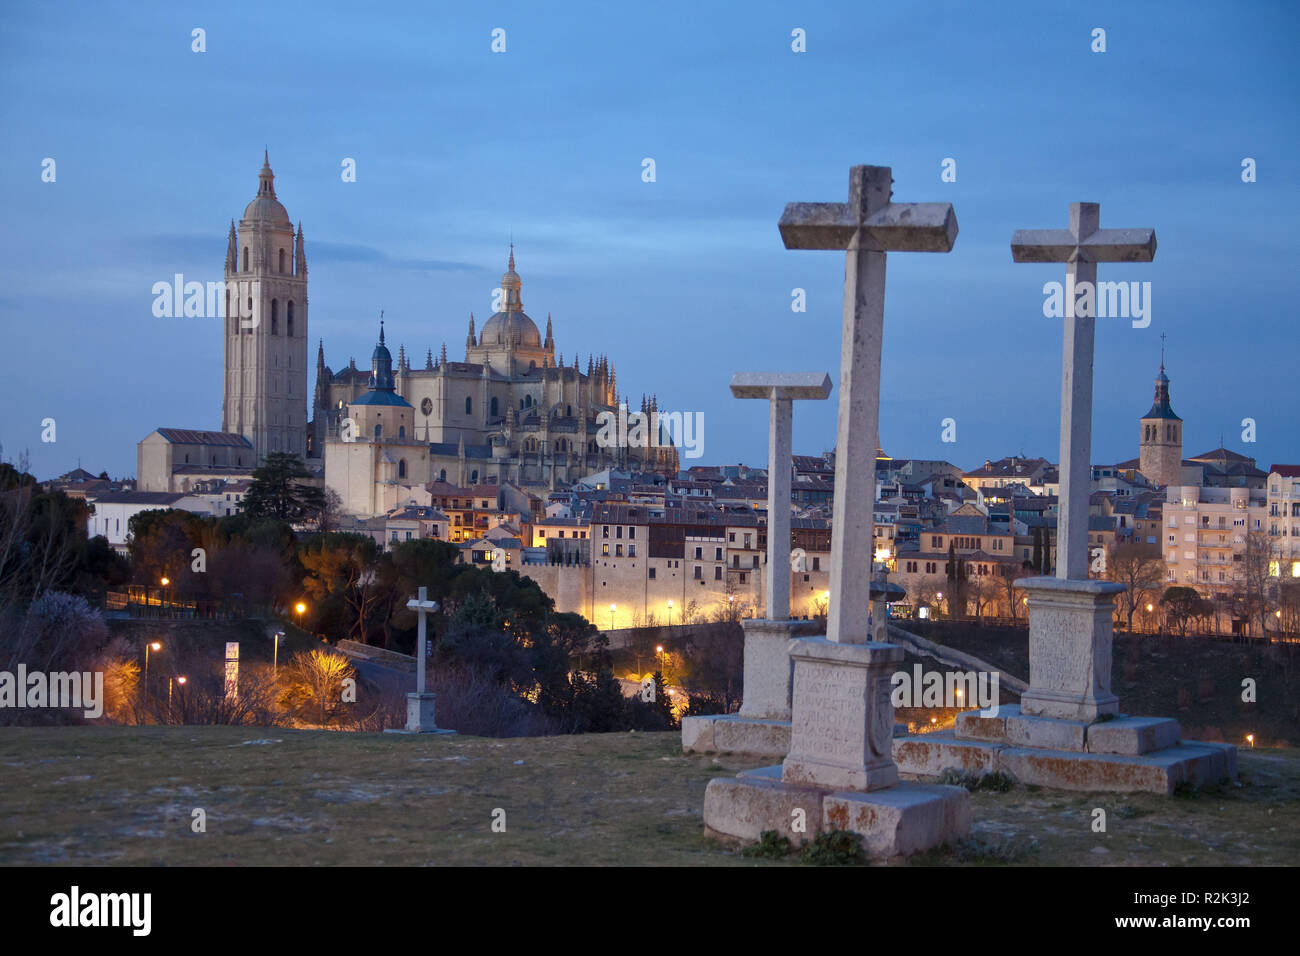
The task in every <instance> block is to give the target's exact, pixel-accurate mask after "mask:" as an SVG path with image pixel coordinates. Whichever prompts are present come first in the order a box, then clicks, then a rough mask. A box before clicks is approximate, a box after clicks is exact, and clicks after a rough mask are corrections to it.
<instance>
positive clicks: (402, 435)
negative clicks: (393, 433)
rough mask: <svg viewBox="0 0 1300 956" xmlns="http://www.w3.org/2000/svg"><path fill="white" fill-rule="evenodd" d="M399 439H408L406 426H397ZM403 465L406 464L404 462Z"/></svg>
mask: <svg viewBox="0 0 1300 956" xmlns="http://www.w3.org/2000/svg"><path fill="white" fill-rule="evenodd" d="M397 437H398V438H405V437H406V426H405V425H398V426H397ZM403 464H405V462H403Z"/></svg>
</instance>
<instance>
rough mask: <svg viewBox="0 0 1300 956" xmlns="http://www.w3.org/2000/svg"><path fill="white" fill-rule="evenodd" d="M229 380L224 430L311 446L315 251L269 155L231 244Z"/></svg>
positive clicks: (260, 451) (259, 442) (266, 441)
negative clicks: (310, 285) (310, 310)
mask: <svg viewBox="0 0 1300 956" xmlns="http://www.w3.org/2000/svg"><path fill="white" fill-rule="evenodd" d="M225 343H226V348H225V387H224V397H223V401H222V406H221V430H222V431H226V432H236V433H238V434H240V435H243V436H244V437H245V438H247V439H248V440H249V441H250V442H252V443H253V450H254V458H255V459H256V461H257V463H258V464H260V463H261V461H262V459H263V458H264V457H265V456H266V455H267V453H269V452H289V453H292V454H295V455H298V456H300V457H302V456H305V455H306V453H307V401H308V399H309V398H310V396H309V395H308V394H307V255H306V253H305V251H304V249H303V238H302V224H301V223H299V225H298V231H297V234H296V235H295V234H294V228H293V223H291V222H290V221H289V214H288V212H286V211H285V208H284V206H283V205H281V204H280V201H279V200H278V199H276V198H275V174H274V173H273V172H271V161H270V157H269V156H264V162H263V164H262V169H261V172H259V173H258V176H257V195H256V196H255V197H254V198H253V201H252V202H250V203H249V204H248V206H247V207H246V208H245V209H244V215H243V218H241V219H240V220H239V228H238V230H236V228H235V224H234V222H233V221H232V222H231V224H230V234H229V239H228V243H227V248H226V316H225Z"/></svg>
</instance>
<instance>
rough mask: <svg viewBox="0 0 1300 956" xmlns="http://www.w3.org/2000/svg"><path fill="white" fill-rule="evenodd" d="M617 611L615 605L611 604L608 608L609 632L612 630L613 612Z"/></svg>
mask: <svg viewBox="0 0 1300 956" xmlns="http://www.w3.org/2000/svg"><path fill="white" fill-rule="evenodd" d="M617 610H618V605H617V604H611V605H610V606H609V629H610V630H611V631H612V630H614V612H615V611H617Z"/></svg>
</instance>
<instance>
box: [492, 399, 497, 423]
mask: <svg viewBox="0 0 1300 956" xmlns="http://www.w3.org/2000/svg"><path fill="white" fill-rule="evenodd" d="M496 415H497V399H496V396H495V395H493V396H492V417H493V418H495V417H496Z"/></svg>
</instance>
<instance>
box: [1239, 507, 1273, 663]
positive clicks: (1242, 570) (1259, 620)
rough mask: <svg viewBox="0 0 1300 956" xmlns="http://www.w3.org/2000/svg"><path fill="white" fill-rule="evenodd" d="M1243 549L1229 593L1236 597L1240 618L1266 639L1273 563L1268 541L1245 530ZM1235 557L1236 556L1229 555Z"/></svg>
mask: <svg viewBox="0 0 1300 956" xmlns="http://www.w3.org/2000/svg"><path fill="white" fill-rule="evenodd" d="M1244 543H1245V548H1243V549H1242V551H1241V552H1240V559H1239V560H1238V561H1236V562H1235V563H1236V564H1237V574H1236V586H1235V587H1234V589H1233V591H1234V594H1235V596H1236V597H1237V599H1238V601H1239V604H1240V607H1241V612H1242V616H1243V617H1244V618H1246V620H1248V621H1250V622H1251V624H1252V631H1253V630H1254V627H1253V625H1255V624H1258V625H1259V631H1258V635H1259V636H1260V637H1264V638H1266V637H1267V636H1268V631H1267V626H1266V625H1267V620H1268V615H1269V612H1270V611H1271V610H1272V602H1271V601H1270V600H1269V590H1270V584H1271V581H1270V577H1271V575H1270V573H1269V572H1270V571H1272V570H1273V568H1272V567H1271V565H1272V564H1273V560H1274V551H1273V545H1272V541H1271V539H1270V538H1269V536H1268V534H1267V533H1266V532H1264V531H1247V532H1246V539H1245V542H1244ZM1233 557H1234V558H1237V555H1235V554H1234V555H1233Z"/></svg>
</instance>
